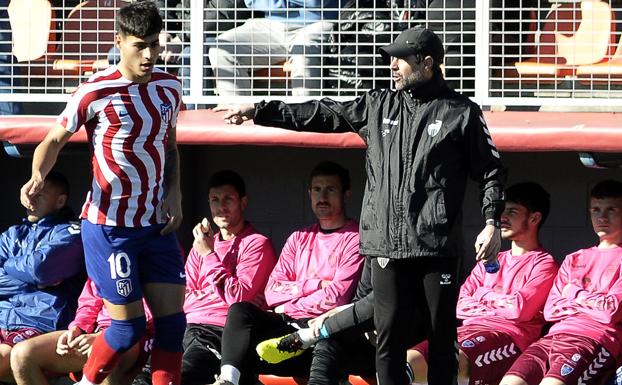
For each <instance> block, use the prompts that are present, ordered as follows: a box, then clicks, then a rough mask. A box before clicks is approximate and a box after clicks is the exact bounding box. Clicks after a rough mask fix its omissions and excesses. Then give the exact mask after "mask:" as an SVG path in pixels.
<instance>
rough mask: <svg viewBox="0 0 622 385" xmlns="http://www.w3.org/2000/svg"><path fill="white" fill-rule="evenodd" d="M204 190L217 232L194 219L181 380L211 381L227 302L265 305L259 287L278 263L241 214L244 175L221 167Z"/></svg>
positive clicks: (198, 384) (188, 384) (187, 383)
mask: <svg viewBox="0 0 622 385" xmlns="http://www.w3.org/2000/svg"><path fill="white" fill-rule="evenodd" d="M207 190H208V199H209V206H210V211H211V214H212V218H213V220H214V223H215V224H216V228H217V229H218V231H217V232H216V233H215V234H214V232H213V231H212V227H211V226H210V225H209V222H208V220H207V219H206V218H204V219H203V221H202V222H201V223H199V224H197V225H196V226H195V227H194V230H193V235H194V243H193V247H192V250H191V251H190V254H189V255H188V260H187V261H186V302H185V303H184V311H185V312H186V319H187V321H188V326H187V327H186V333H185V335H184V341H183V344H184V355H183V359H182V371H181V377H182V383H183V384H184V385H204V384H207V383H210V382H212V381H214V376H215V375H216V374H218V372H219V371H220V351H221V349H222V332H223V327H224V326H225V321H226V319H227V311H228V310H229V306H231V305H232V304H234V303H236V302H240V301H249V302H253V303H255V304H257V305H258V306H260V307H262V308H263V309H267V307H266V304H265V300H264V299H263V297H264V296H263V292H264V289H265V287H266V283H267V282H268V277H269V276H270V272H271V271H272V268H273V267H274V264H275V263H276V256H275V255H274V249H273V248H272V243H271V242H270V240H269V239H268V238H267V237H265V236H263V235H261V234H259V233H258V232H257V230H256V229H255V228H254V227H253V225H252V224H250V223H249V222H248V221H246V220H245V218H244V212H245V211H246V207H247V206H248V197H247V195H246V186H245V184H244V180H243V179H242V177H241V176H240V175H238V174H237V173H236V172H234V171H231V170H223V171H219V172H217V173H215V174H214V175H212V176H211V177H210V179H209V181H208V182H207ZM134 384H135V385H137V384H136V383H134Z"/></svg>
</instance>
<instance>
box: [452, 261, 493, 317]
mask: <svg viewBox="0 0 622 385" xmlns="http://www.w3.org/2000/svg"><path fill="white" fill-rule="evenodd" d="M485 275H486V272H485V270H484V267H483V265H482V264H481V263H478V264H476V265H475V267H474V268H473V270H472V271H471V274H469V276H468V277H467V279H466V281H464V283H463V284H462V286H461V287H460V296H459V297H458V304H457V306H456V316H457V317H458V319H465V318H469V317H474V316H478V315H486V314H488V311H487V309H486V306H484V304H483V303H482V302H481V301H480V300H481V296H482V294H481V293H480V292H481V291H482V290H485V291H486V293H487V292H488V291H489V290H488V289H486V288H484V277H485ZM484 294H485V293H484Z"/></svg>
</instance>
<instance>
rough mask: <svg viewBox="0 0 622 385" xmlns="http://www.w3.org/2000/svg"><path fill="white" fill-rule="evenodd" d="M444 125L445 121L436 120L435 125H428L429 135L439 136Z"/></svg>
mask: <svg viewBox="0 0 622 385" xmlns="http://www.w3.org/2000/svg"><path fill="white" fill-rule="evenodd" d="M442 125H443V121H442V120H438V119H436V120H435V121H434V123H430V124H429V125H428V135H430V136H436V134H438V132H439V131H440V130H441V126H442Z"/></svg>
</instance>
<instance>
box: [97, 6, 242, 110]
mask: <svg viewBox="0 0 622 385" xmlns="http://www.w3.org/2000/svg"><path fill="white" fill-rule="evenodd" d="M155 2H156V4H157V6H158V8H159V9H160V14H161V16H162V18H163V19H164V21H165V28H164V31H163V32H162V33H161V34H160V45H161V46H162V53H161V54H160V60H161V62H162V63H164V64H169V65H176V64H179V71H178V73H177V75H178V76H179V78H180V79H181V81H182V86H183V90H184V95H185V94H188V93H189V90H190V36H191V33H190V0H155ZM251 14H252V13H251V11H250V10H249V9H248V8H246V5H245V4H244V0H207V2H206V3H205V5H204V11H203V39H204V42H205V43H207V42H210V41H213V40H214V38H215V37H216V36H217V35H218V34H219V33H221V32H224V31H228V30H230V29H231V28H233V27H236V26H237V25H239V24H241V23H242V21H243V20H246V19H248V18H250V16H251ZM205 49H206V50H207V48H205ZM206 53H207V52H206ZM203 56H204V60H203V69H204V71H203V88H204V89H206V90H212V89H213V88H214V82H213V76H214V75H213V72H212V68H211V65H210V62H209V59H208V56H207V55H203ZM119 59H120V56H119V49H118V48H117V47H112V48H111V49H110V52H109V53H108V63H109V64H111V65H112V64H117V63H118V62H119ZM208 92H210V91H208ZM188 108H191V107H190V106H188Z"/></svg>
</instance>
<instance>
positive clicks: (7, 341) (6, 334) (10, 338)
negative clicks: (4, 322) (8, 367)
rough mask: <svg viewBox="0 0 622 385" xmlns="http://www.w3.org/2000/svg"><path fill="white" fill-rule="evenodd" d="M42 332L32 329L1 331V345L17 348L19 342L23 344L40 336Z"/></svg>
mask: <svg viewBox="0 0 622 385" xmlns="http://www.w3.org/2000/svg"><path fill="white" fill-rule="evenodd" d="M41 334H43V332H42V331H40V330H37V329H32V328H23V329H17V330H0V344H4V345H9V346H10V347H13V346H15V344H17V343H18V342H22V341H24V340H27V339H29V338H33V337H36V336H40V335H41Z"/></svg>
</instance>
